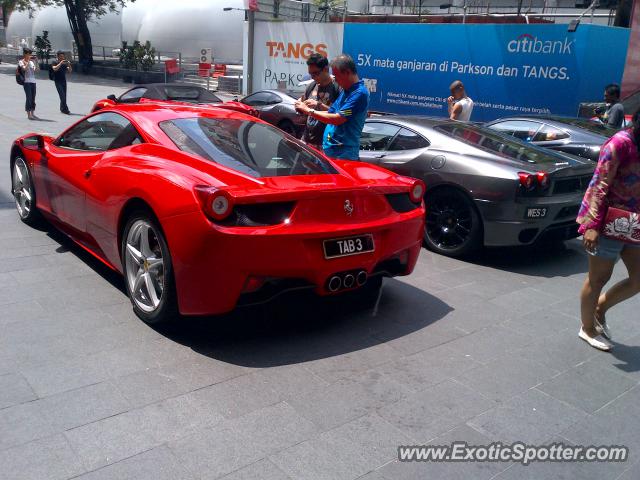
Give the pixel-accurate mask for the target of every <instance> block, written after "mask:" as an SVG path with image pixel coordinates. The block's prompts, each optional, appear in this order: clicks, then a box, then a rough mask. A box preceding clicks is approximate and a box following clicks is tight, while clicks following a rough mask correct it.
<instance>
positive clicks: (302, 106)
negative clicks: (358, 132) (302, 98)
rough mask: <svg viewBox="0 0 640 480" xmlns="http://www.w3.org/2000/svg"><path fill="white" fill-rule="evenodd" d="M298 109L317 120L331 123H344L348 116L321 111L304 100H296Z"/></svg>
mask: <svg viewBox="0 0 640 480" xmlns="http://www.w3.org/2000/svg"><path fill="white" fill-rule="evenodd" d="M296 110H299V111H300V112H302V113H305V114H307V115H309V116H311V118H315V119H316V120H320V121H321V122H322V123H327V124H329V125H342V124H343V123H345V122H346V121H347V117H344V116H342V115H340V114H339V113H329V112H321V111H319V110H315V109H313V108H310V107H309V105H307V104H306V103H304V102H296Z"/></svg>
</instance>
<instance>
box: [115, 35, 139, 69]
mask: <svg viewBox="0 0 640 480" xmlns="http://www.w3.org/2000/svg"><path fill="white" fill-rule="evenodd" d="M139 46H140V42H138V41H135V42H133V45H128V44H127V42H124V41H123V42H122V48H121V49H120V58H119V60H120V65H122V66H123V67H124V68H127V69H129V70H134V69H135V70H137V67H138V65H137V63H138V62H137V61H136V48H138V47H139Z"/></svg>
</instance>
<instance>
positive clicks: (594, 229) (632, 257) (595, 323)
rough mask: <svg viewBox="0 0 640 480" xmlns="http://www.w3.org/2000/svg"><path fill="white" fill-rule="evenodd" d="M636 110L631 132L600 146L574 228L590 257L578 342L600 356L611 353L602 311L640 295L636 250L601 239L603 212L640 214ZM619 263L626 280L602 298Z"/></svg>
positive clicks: (639, 262) (639, 256)
mask: <svg viewBox="0 0 640 480" xmlns="http://www.w3.org/2000/svg"><path fill="white" fill-rule="evenodd" d="M639 117H640V110H639V111H637V112H636V113H635V115H634V116H633V127H632V128H630V129H627V130H622V131H620V132H618V133H616V134H615V135H614V136H613V137H611V139H610V140H609V141H608V142H607V143H605V144H604V146H603V147H602V150H601V152H600V158H599V160H598V166H597V167H596V170H595V172H594V174H593V178H592V179H591V183H590V184H589V188H588V189H587V191H586V193H585V195H584V199H583V200H582V205H581V207H580V212H579V213H578V218H577V222H578V223H579V224H580V228H579V232H580V233H581V234H582V236H583V243H584V247H585V249H586V251H587V253H588V254H589V273H588V275H587V278H586V280H585V282H584V286H583V287H582V292H581V295H580V307H581V318H582V327H581V328H580V332H579V334H578V336H579V337H580V338H581V339H583V340H584V341H586V342H587V343H588V344H589V345H591V346H592V347H594V348H597V349H600V350H605V351H606V350H610V349H611V347H612V345H611V343H610V342H609V340H611V330H610V328H609V325H608V323H607V321H606V317H605V315H606V313H607V311H608V310H609V309H610V308H611V307H613V306H614V305H616V304H618V303H620V302H622V301H624V300H627V299H628V298H631V297H633V296H634V295H635V294H636V293H638V292H640V244H632V243H625V242H622V241H620V240H614V239H611V238H607V237H604V236H603V235H602V234H601V229H602V227H603V223H604V219H605V215H606V213H607V208H608V207H615V208H620V209H623V210H626V211H629V212H633V213H640V156H639V153H638V146H639V145H640V118H639ZM619 258H622V261H623V262H624V265H625V267H627V271H628V273H629V277H628V278H626V279H625V280H622V281H620V282H618V283H616V284H615V285H614V286H613V287H611V288H610V289H609V290H607V291H606V292H605V293H602V290H603V288H604V286H605V284H606V283H607V282H608V281H609V279H610V278H611V274H612V272H613V267H614V265H615V263H616V262H617V261H618V259H619Z"/></svg>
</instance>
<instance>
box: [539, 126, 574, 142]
mask: <svg viewBox="0 0 640 480" xmlns="http://www.w3.org/2000/svg"><path fill="white" fill-rule="evenodd" d="M564 138H569V134H568V133H567V132H564V131H562V130H560V129H559V128H555V127H552V126H551V125H543V126H542V128H541V129H540V130H538V131H537V132H536V134H535V136H534V137H533V141H534V142H552V141H554V140H562V139H564Z"/></svg>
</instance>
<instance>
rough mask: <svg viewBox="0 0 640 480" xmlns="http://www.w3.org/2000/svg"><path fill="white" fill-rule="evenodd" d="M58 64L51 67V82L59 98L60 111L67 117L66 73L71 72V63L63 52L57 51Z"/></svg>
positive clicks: (68, 112)
mask: <svg viewBox="0 0 640 480" xmlns="http://www.w3.org/2000/svg"><path fill="white" fill-rule="evenodd" d="M57 55H58V63H57V64H55V65H52V67H51V69H52V70H53V81H54V82H55V83H56V90H58V95H59V96H60V111H61V112H62V113H66V114H67V115H69V114H70V113H71V112H70V111H69V107H68V106H67V72H71V62H69V60H67V59H66V58H65V54H64V52H63V51H61V50H58V53H57Z"/></svg>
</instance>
